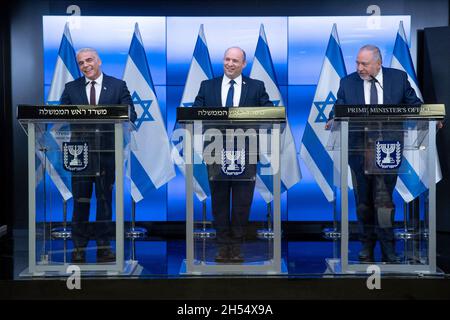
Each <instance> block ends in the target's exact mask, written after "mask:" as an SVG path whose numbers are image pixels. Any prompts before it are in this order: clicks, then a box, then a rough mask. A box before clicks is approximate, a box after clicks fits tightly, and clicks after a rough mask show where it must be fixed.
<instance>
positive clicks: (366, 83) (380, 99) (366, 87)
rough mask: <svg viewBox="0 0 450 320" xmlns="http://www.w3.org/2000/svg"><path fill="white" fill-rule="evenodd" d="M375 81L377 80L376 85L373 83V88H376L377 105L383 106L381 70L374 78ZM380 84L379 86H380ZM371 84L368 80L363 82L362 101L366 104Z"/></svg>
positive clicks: (368, 100) (368, 99) (368, 101)
mask: <svg viewBox="0 0 450 320" xmlns="http://www.w3.org/2000/svg"><path fill="white" fill-rule="evenodd" d="M375 79H377V80H378V83H377V82H375V87H376V88H377V95H378V104H383V89H381V87H383V88H384V85H383V68H381V69H380V71H379V72H378V74H377V75H376V76H375ZM380 84H381V86H380ZM371 85H372V83H371V82H370V80H364V100H365V102H366V104H370V86H371Z"/></svg>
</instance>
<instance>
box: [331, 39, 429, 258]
mask: <svg viewBox="0 0 450 320" xmlns="http://www.w3.org/2000/svg"><path fill="white" fill-rule="evenodd" d="M420 103H421V101H420V99H419V98H418V97H417V95H416V93H415V91H414V89H413V88H412V87H411V85H410V83H409V81H408V76H407V74H406V73H405V72H403V71H400V70H396V69H392V68H385V67H382V57H381V52H380V49H379V48H378V47H376V46H374V45H365V46H363V47H361V49H360V50H359V52H358V55H357V58H356V72H354V73H352V74H350V75H348V76H346V77H344V78H342V79H341V82H340V87H339V90H338V93H337V100H336V105H342V104H349V105H363V104H380V105H381V104H389V105H393V104H411V105H416V104H420ZM331 117H332V116H331ZM327 126H329V123H328V124H327ZM386 131H390V130H386ZM386 131H382V132H381V133H378V136H377V137H375V138H374V137H370V138H368V136H367V135H365V133H364V130H362V131H361V130H357V129H355V130H352V129H351V130H350V133H349V165H350V168H351V171H352V177H353V183H354V185H353V186H354V192H355V202H356V213H357V217H358V222H359V225H360V228H361V233H360V240H361V244H362V249H361V250H360V252H359V260H360V261H361V262H365V263H371V262H374V247H375V245H376V242H377V240H378V241H379V242H380V247H381V253H382V261H383V262H388V263H398V262H399V259H398V257H397V255H396V253H395V239H394V233H393V223H394V214H395V205H394V202H393V200H392V194H393V192H394V188H395V184H396V182H397V174H396V171H393V172H391V174H382V173H378V174H377V173H375V172H376V170H374V171H371V170H369V171H371V172H368V170H367V166H368V163H370V164H372V163H374V162H375V160H374V159H369V158H368V157H366V154H365V152H364V151H358V150H357V149H358V146H361V147H362V148H364V149H366V150H369V149H370V150H371V148H372V147H373V146H372V145H371V146H368V145H366V144H367V143H368V141H371V139H372V138H374V139H372V140H380V139H381V140H386V141H387V140H397V141H401V143H402V141H403V135H402V133H401V130H400V133H396V132H394V131H393V130H392V131H390V132H386ZM381 136H382V137H381ZM367 160H368V161H367Z"/></svg>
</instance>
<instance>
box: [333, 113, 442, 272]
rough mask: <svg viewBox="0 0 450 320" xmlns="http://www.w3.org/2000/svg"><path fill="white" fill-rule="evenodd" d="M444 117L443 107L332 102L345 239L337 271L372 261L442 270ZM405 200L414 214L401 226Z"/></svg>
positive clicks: (396, 268) (382, 266) (384, 267)
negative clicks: (440, 147)
mask: <svg viewBox="0 0 450 320" xmlns="http://www.w3.org/2000/svg"><path fill="white" fill-rule="evenodd" d="M444 116H445V108H444V105H425V104H424V105H421V106H420V105H419V106H409V105H389V106H388V105H363V106H355V105H341V106H338V105H336V106H335V118H334V122H333V126H332V129H331V130H332V131H331V134H330V138H329V141H328V143H327V149H328V150H329V151H331V154H332V156H333V163H334V185H335V190H336V191H335V199H336V206H335V210H337V212H336V214H335V216H336V217H338V218H337V219H338V221H335V224H337V225H338V227H339V228H338V230H340V231H341V237H340V239H339V240H338V241H339V242H340V246H339V254H338V257H334V258H333V259H328V260H327V265H328V268H329V269H330V270H331V271H332V272H334V273H364V274H366V273H367V272H368V267H369V266H371V265H376V266H377V267H378V268H379V270H380V272H382V273H414V274H437V273H439V272H440V271H439V269H438V268H437V266H436V177H437V175H438V174H439V171H440V169H439V166H438V159H437V151H436V127H437V121H439V120H442V119H443V118H444ZM408 203H415V205H414V207H415V208H416V212H415V218H414V219H413V220H412V223H409V225H408V226H406V225H404V229H402V228H400V229H396V227H398V226H402V225H403V221H404V220H405V221H406V218H405V219H403V217H402V215H403V214H408V210H406V208H407V207H408ZM396 216H397V218H396V219H395V217H396ZM351 217H354V218H353V219H351ZM399 230H400V231H399ZM405 231H406V232H405Z"/></svg>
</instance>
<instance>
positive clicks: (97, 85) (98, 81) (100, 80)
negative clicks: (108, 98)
mask: <svg viewBox="0 0 450 320" xmlns="http://www.w3.org/2000/svg"><path fill="white" fill-rule="evenodd" d="M85 80H86V96H87V100H88V102H89V103H91V101H90V97H91V86H92V85H91V81H92V80H90V79H88V78H86V77H85ZM93 81H95V84H94V87H95V104H98V99H100V93H101V91H102V84H103V72H102V73H101V74H100V76H99V77H98V78H97V79H95V80H93Z"/></svg>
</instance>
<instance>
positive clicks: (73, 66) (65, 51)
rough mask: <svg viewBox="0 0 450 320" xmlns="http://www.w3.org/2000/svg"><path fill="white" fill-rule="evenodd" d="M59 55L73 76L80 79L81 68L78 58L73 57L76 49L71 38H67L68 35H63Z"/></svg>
mask: <svg viewBox="0 0 450 320" xmlns="http://www.w3.org/2000/svg"><path fill="white" fill-rule="evenodd" d="M58 55H59V56H60V57H61V59H62V61H63V62H64V64H65V65H66V67H67V70H69V72H70V74H71V75H72V77H73V78H74V79H78V78H79V77H80V69H79V68H78V65H77V61H76V59H75V60H74V59H73V57H74V56H75V50H74V49H73V47H72V44H71V43H70V42H69V40H67V38H66V35H63V37H62V40H61V46H60V47H59V52H58Z"/></svg>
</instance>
